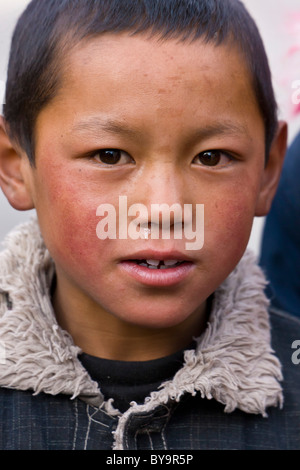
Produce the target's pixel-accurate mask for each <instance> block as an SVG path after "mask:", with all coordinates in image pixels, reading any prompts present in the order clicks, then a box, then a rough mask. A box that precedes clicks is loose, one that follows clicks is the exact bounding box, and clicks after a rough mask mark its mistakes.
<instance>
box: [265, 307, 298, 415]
mask: <svg viewBox="0 0 300 470" xmlns="http://www.w3.org/2000/svg"><path fill="white" fill-rule="evenodd" d="M270 322H271V338H272V347H273V349H274V351H275V354H276V356H277V357H278V359H279V360H280V362H281V366H282V375H283V382H282V385H283V393H284V403H285V406H286V408H287V409H288V410H289V412H291V413H292V415H294V414H295V413H297V415H298V416H299V413H300V318H298V317H296V316H293V315H291V314H289V313H286V312H284V311H281V310H277V309H274V308H271V310H270ZM294 417H295V416H294Z"/></svg>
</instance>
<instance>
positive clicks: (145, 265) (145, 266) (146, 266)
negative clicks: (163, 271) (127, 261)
mask: <svg viewBox="0 0 300 470" xmlns="http://www.w3.org/2000/svg"><path fill="white" fill-rule="evenodd" d="M138 264H139V265H140V266H144V268H148V264H147V263H138Z"/></svg>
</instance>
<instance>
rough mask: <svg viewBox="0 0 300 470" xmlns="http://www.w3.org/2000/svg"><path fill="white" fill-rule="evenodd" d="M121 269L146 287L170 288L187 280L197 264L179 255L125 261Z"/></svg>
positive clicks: (122, 262)
mask: <svg viewBox="0 0 300 470" xmlns="http://www.w3.org/2000/svg"><path fill="white" fill-rule="evenodd" d="M178 258H179V259H178ZM180 258H181V259H180ZM120 268H121V269H122V270H123V272H124V273H126V274H127V275H129V276H130V277H131V278H133V279H135V280H136V281H138V282H139V283H142V284H144V285H148V286H153V287H168V286H173V285H176V284H178V283H180V282H182V281H184V280H185V279H187V277H188V276H190V274H191V272H192V271H193V269H194V268H195V263H194V262H193V261H191V260H188V259H183V257H182V256H178V255H177V256H176V255H173V256H170V255H161V256H155V257H147V256H145V257H137V258H132V259H126V260H123V261H121V263H120Z"/></svg>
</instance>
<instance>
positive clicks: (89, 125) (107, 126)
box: [72, 117, 252, 140]
mask: <svg viewBox="0 0 300 470" xmlns="http://www.w3.org/2000/svg"><path fill="white" fill-rule="evenodd" d="M100 130H102V131H105V132H108V133H110V134H119V135H124V136H127V137H142V135H143V132H142V131H141V130H139V129H136V128H134V127H130V126H128V125H127V124H126V123H124V122H119V121H114V120H111V119H103V118H101V117H91V118H88V119H86V120H83V121H79V122H77V123H76V124H74V126H73V128H72V132H78V133H91V134H97V133H98V132H99V131H100ZM191 134H192V138H193V139H195V140H196V139H208V138H210V137H216V136H218V135H224V136H225V135H230V136H237V135H246V137H248V138H249V139H252V138H251V136H250V134H249V131H248V129H247V127H245V126H243V125H242V124H236V123H233V122H232V121H229V120H228V121H222V122H216V123H215V124H209V125H207V126H205V127H203V128H200V129H196V130H194V131H192V132H191Z"/></svg>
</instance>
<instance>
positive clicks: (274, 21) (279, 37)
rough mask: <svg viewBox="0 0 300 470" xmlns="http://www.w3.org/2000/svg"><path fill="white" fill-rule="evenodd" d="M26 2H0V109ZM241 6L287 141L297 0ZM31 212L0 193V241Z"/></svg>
mask: <svg viewBox="0 0 300 470" xmlns="http://www.w3.org/2000/svg"><path fill="white" fill-rule="evenodd" d="M28 3H29V0H9V1H8V0H0V106H2V103H3V92H4V83H5V80H6V68H7V61H8V55H9V48H10V40H11V35H12V31H13V29H14V26H15V23H16V21H17V18H18V17H19V15H20V13H21V12H22V11H23V9H24V8H25V7H26V5H27V4H28ZM244 4H245V5H246V7H247V8H248V10H249V12H250V13H251V14H252V16H253V18H254V19H255V20H256V23H257V25H258V27H259V30H260V32H261V35H262V38H263V40H264V43H265V47H266V50H267V53H268V56H269V60H270V66H271V70H272V74H273V81H274V88H275V92H276V95H277V101H278V105H279V109H280V118H282V119H285V120H287V121H288V123H289V126H290V132H289V142H291V141H292V139H293V138H294V137H295V134H296V133H297V132H298V130H300V113H298V114H295V113H294V111H295V104H294V105H293V104H292V96H293V93H295V90H294V89H293V83H295V82H296V81H297V80H298V81H300V60H298V61H297V60H296V61H295V60H294V55H293V54H292V53H291V52H292V51H295V46H297V44H298V47H300V0H263V1H262V0H244ZM296 52H297V51H296ZM298 52H299V51H298ZM297 63H298V65H299V66H297ZM298 88H299V87H298ZM299 95H300V93H299ZM32 213H33V211H29V212H18V211H16V210H14V209H13V208H12V207H11V206H10V205H9V204H8V202H7V201H6V199H5V197H4V196H3V194H2V192H1V191H0V221H1V222H0V242H2V240H3V239H4V237H5V235H6V234H7V233H8V232H9V231H10V230H11V229H12V228H13V227H14V226H15V225H17V224H19V223H20V222H22V221H24V220H27V219H28V218H29V217H30V215H31V214H32ZM263 224H264V219H263V218H256V219H255V221H254V225H253V230H252V235H251V238H250V242H249V247H250V248H251V249H253V251H254V252H255V253H256V254H258V253H259V248H260V240H261V233H262V229H263Z"/></svg>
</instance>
